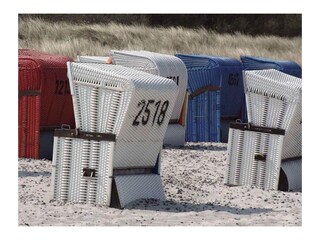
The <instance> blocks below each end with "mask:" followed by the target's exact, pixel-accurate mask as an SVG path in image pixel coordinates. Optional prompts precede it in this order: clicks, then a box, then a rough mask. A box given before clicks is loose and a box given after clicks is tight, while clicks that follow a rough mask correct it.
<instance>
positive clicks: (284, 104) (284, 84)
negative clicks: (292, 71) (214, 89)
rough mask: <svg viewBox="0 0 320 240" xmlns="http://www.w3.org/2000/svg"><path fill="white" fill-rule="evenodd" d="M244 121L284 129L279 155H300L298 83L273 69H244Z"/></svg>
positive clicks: (300, 98) (300, 99)
mask: <svg viewBox="0 0 320 240" xmlns="http://www.w3.org/2000/svg"><path fill="white" fill-rule="evenodd" d="M244 76H245V77H244V78H245V91H246V99H247V111H248V121H249V122H251V123H252V124H254V125H258V126H267V127H275V128H282V129H285V130H286V135H285V139H284V149H283V154H282V158H291V157H296V156H301V151H302V125H301V123H302V82H301V79H300V78H296V77H293V76H290V75H288V74H284V73H282V72H280V71H277V70H257V71H245V72H244Z"/></svg>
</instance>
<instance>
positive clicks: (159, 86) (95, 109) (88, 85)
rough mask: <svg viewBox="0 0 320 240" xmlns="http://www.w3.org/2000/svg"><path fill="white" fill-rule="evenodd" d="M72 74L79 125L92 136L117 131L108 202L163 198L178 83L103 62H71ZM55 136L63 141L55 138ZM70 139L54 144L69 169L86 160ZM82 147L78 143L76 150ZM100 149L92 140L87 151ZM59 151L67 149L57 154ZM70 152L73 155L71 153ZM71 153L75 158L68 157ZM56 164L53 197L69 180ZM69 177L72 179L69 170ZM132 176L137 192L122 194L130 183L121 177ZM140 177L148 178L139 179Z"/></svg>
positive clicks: (70, 78) (72, 88)
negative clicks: (165, 150) (164, 156)
mask: <svg viewBox="0 0 320 240" xmlns="http://www.w3.org/2000/svg"><path fill="white" fill-rule="evenodd" d="M68 76H69V81H70V88H71V94H72V98H73V105H74V112H75V120H76V127H77V129H80V130H81V131H85V132H90V133H93V134H94V135H95V134H98V135H99V134H101V135H103V134H106V133H107V134H115V136H116V143H115V146H114V151H111V152H110V155H109V157H105V159H104V161H106V162H108V163H106V164H108V166H109V165H110V166H112V169H113V174H112V177H113V179H114V183H113V185H114V189H116V190H113V192H114V194H113V195H114V196H113V197H111V200H110V199H109V202H110V201H111V203H113V204H115V205H118V206H119V207H124V205H123V204H126V203H128V201H131V200H132V198H135V197H139V198H150V197H153V198H159V199H161V200H162V199H163V196H164V193H163V188H162V185H161V178H160V175H159V170H158V166H159V164H160V159H159V153H160V151H161V149H162V143H163V139H164V135H165V132H166V129H167V126H168V123H169V120H170V116H171V113H172V110H173V107H174V103H175V100H176V96H177V93H178V87H177V85H176V84H175V83H174V82H173V81H171V80H170V79H167V78H163V77H159V76H155V75H151V74H148V73H145V72H141V71H137V70H134V69H130V68H126V67H122V66H116V65H110V64H99V63H81V62H73V63H68ZM77 140H78V139H77ZM56 141H57V142H59V141H62V140H60V139H56ZM63 141H66V142H68V144H69V145H70V144H73V142H75V141H73V142H72V143H71V142H70V140H69V139H66V140H63ZM84 143H86V142H84ZM84 143H81V144H84ZM68 144H67V145H66V144H63V145H62V149H61V150H58V149H59V148H56V149H57V150H56V151H58V152H57V153H55V154H56V155H57V156H56V157H55V158H56V159H57V160H55V162H63V163H64V164H65V165H66V169H70V164H71V163H70V162H74V161H75V162H76V163H75V165H77V168H78V169H80V168H79V165H80V163H81V161H82V160H80V159H79V158H80V157H79V155H76V154H77V153H74V154H73V150H70V149H72V148H71V147H68ZM78 145H79V144H78ZM78 145H77V146H78ZM72 146H73V145H72ZM81 148H82V147H81V145H80V147H79V148H77V149H78V150H79V149H80V150H81ZM96 148H97V149H100V147H99V146H97V145H94V144H93V145H91V146H90V148H89V149H88V151H90V153H86V154H87V155H88V154H89V155H90V157H92V156H93V155H94V156H96V157H97V156H100V155H101V154H100V153H99V152H98V151H96V152H94V153H92V152H91V151H93V150H92V149H96ZM78 150H75V151H78ZM59 151H60V152H63V154H62V155H61V154H60V155H59V154H58V153H59ZM70 151H71V152H72V154H73V155H74V156H73V155H72V154H71V155H70ZM65 155H66V157H65ZM71 156H72V157H74V158H77V159H76V160H70V159H71ZM58 159H59V160H58ZM59 166H60V165H59ZM61 166H64V165H61ZM58 169H59V170H58V172H59V173H57V174H55V176H56V177H55V180H54V181H55V182H57V183H54V184H55V186H58V187H56V188H55V189H56V190H55V192H56V195H55V196H56V197H55V198H56V199H66V197H65V196H64V195H63V197H60V195H59V192H60V191H61V190H59V189H60V188H64V185H61V184H60V183H59V182H65V180H60V179H61V177H59V176H60V175H59V174H61V172H63V171H65V170H64V168H63V169H62V168H59V167H58ZM69 171H70V170H69ZM78 173H79V170H78ZM140 174H144V177H143V178H141V177H137V175H140ZM66 176H67V177H66V178H67V179H69V177H68V176H69V175H68V174H67V175H66ZM77 176H78V175H77ZM129 177H130V179H131V181H132V182H131V183H130V184H131V185H130V186H131V187H132V186H134V187H135V188H134V189H130V191H132V192H135V195H134V196H135V197H133V196H131V195H130V194H129V195H128V194H125V195H123V192H127V191H123V188H124V189H126V188H127V187H128V186H129V185H128V186H127V185H126V184H124V183H126V182H127V181H126V180H122V179H123V178H124V179H129ZM78 178H79V177H78ZM62 179H64V178H62ZM70 179H71V177H70ZM141 179H144V180H145V182H141V181H142V180H141ZM72 181H73V180H72ZM135 181H136V182H135ZM129 182H130V181H129ZM99 184H105V183H102V182H101V181H100V182H99V181H98V183H97V185H99ZM132 184H133V185H132ZM107 185H108V186H109V185H110V183H109V182H108V183H107ZM59 186H60V188H59ZM77 186H78V185H77ZM99 186H100V185H99ZM68 189H69V188H68ZM150 189H153V190H152V191H150ZM66 191H67V190H66ZM92 191H95V190H94V189H93V190H92ZM67 192H68V191H67ZM68 194H69V192H68ZM128 197H129V198H128ZM72 199H73V198H72ZM117 199H118V200H119V199H120V201H118V200H117ZM67 200H70V198H67Z"/></svg>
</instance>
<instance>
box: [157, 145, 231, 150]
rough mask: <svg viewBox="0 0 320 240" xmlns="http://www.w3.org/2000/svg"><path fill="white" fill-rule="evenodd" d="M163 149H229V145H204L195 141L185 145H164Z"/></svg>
mask: <svg viewBox="0 0 320 240" xmlns="http://www.w3.org/2000/svg"><path fill="white" fill-rule="evenodd" d="M163 149H181V150H198V151H204V150H209V151H227V146H215V145H207V146H206V145H204V144H203V143H193V144H192V145H185V146H171V145H164V146H163Z"/></svg>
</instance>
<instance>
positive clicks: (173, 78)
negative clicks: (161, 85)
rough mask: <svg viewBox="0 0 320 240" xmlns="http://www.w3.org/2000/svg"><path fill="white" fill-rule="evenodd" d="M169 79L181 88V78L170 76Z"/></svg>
mask: <svg viewBox="0 0 320 240" xmlns="http://www.w3.org/2000/svg"><path fill="white" fill-rule="evenodd" d="M167 78H169V79H172V80H173V81H174V82H175V83H176V84H177V85H178V86H179V76H174V77H172V76H169V77H167Z"/></svg>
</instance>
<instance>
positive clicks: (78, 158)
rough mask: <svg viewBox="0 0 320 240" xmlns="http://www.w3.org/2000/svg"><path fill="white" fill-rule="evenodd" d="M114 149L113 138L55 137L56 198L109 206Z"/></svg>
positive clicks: (53, 175)
mask: <svg viewBox="0 0 320 240" xmlns="http://www.w3.org/2000/svg"><path fill="white" fill-rule="evenodd" d="M113 151H114V143H113V142H106V141H101V142H99V141H93V140H84V139H74V138H67V137H54V151H53V153H54V155H53V162H52V198H53V199H54V200H59V201H70V202H77V203H97V204H103V205H107V206H109V205H110V194H111V183H112V182H111V176H112V161H113ZM85 169H90V170H93V171H94V172H95V173H94V175H92V176H90V175H89V176H87V175H84V171H85Z"/></svg>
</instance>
